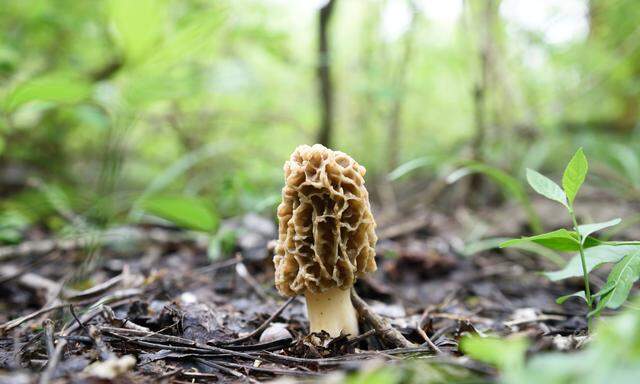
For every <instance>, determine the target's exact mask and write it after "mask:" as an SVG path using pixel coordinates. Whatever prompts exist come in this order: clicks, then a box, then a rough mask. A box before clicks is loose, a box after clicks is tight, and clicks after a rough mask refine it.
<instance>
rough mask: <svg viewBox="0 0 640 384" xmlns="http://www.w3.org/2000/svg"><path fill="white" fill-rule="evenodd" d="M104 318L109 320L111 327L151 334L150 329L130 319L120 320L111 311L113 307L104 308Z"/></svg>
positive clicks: (105, 306) (104, 306)
mask: <svg viewBox="0 0 640 384" xmlns="http://www.w3.org/2000/svg"><path fill="white" fill-rule="evenodd" d="M102 317H104V319H105V320H107V322H109V323H110V324H111V325H113V326H116V327H122V328H128V329H135V330H137V331H143V332H151V330H150V329H149V328H147V327H143V326H141V325H138V324H136V323H134V322H132V321H129V320H128V319H124V320H122V319H118V318H117V317H116V314H115V312H114V311H113V309H111V307H109V306H108V305H103V306H102Z"/></svg>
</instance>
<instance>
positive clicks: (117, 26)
mask: <svg viewBox="0 0 640 384" xmlns="http://www.w3.org/2000/svg"><path fill="white" fill-rule="evenodd" d="M167 16H168V13H167V10H166V2H165V1H159V0H136V1H129V0H111V2H110V7H109V17H110V20H111V23H112V25H113V32H114V40H115V41H116V43H117V44H118V45H119V46H120V49H122V51H123V52H124V56H125V57H126V59H127V61H129V62H134V63H135V62H140V61H143V60H145V59H147V58H148V57H149V55H150V54H152V53H155V52H154V51H153V49H154V48H155V47H157V46H158V45H159V44H160V43H161V41H162V34H163V30H164V29H165V26H166V25H167Z"/></svg>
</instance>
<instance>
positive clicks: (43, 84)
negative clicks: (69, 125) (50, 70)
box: [4, 73, 92, 112]
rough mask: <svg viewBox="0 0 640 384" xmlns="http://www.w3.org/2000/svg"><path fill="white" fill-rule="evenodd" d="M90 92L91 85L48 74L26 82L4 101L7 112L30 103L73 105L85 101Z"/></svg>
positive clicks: (65, 76)
mask: <svg viewBox="0 0 640 384" xmlns="http://www.w3.org/2000/svg"><path fill="white" fill-rule="evenodd" d="M91 91H92V87H91V84H90V83H89V82H88V81H87V80H85V79H82V78H80V77H78V76H74V75H71V74H64V73H58V74H50V75H45V76H42V77H37V78H34V79H31V80H28V81H26V82H24V83H22V84H20V85H18V86H17V87H16V88H14V89H13V91H11V92H10V93H9V94H8V95H7V97H6V98H5V100H4V108H5V111H7V112H13V111H15V110H16V109H17V108H18V107H20V106H21V105H23V104H26V103H28V102H31V101H49V102H54V103H59V104H75V103H78V102H80V101H82V100H84V99H86V98H87V97H88V96H89V95H90V94H91Z"/></svg>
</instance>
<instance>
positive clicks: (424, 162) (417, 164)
mask: <svg viewBox="0 0 640 384" xmlns="http://www.w3.org/2000/svg"><path fill="white" fill-rule="evenodd" d="M434 163H435V159H434V158H431V157H418V158H417V159H413V160H409V161H407V162H406V163H404V164H401V165H400V166H398V167H397V168H396V169H394V170H393V171H391V172H389V174H388V175H387V178H388V179H389V180H392V181H393V180H398V179H399V178H401V177H402V176H404V175H406V174H408V173H409V172H411V171H413V170H416V169H418V168H422V167H427V166H432V165H433V164H434Z"/></svg>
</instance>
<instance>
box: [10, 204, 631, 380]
mask: <svg viewBox="0 0 640 384" xmlns="http://www.w3.org/2000/svg"><path fill="white" fill-rule="evenodd" d="M593 201H594V206H595V205H597V206H598V207H599V208H598V209H603V210H604V211H605V212H606V214H607V215H608V216H609V217H611V215H612V214H611V210H623V211H624V209H625V208H624V207H620V206H619V204H611V206H610V207H609V208H608V209H605V208H602V207H603V200H602V199H601V198H600V197H597V196H596V197H594V199H593ZM596 202H597V204H595V203H596ZM605 205H606V204H605ZM536 209H537V210H539V211H542V212H544V211H545V210H548V211H549V212H553V209H554V208H553V206H547V205H545V203H544V202H542V201H536ZM596 215H597V214H596ZM545 217H550V218H552V219H553V218H555V217H556V216H555V215H554V214H550V215H547V216H545ZM522 221H523V219H522V214H520V213H518V208H517V207H502V209H501V210H500V211H498V210H497V209H486V210H485V211H484V212H480V211H473V210H467V209H457V210H456V211H455V212H451V213H449V214H445V213H435V212H430V211H429V210H427V209H421V208H419V207H418V208H416V209H415V210H413V211H412V213H411V214H410V215H405V216H403V217H401V218H398V217H396V218H390V219H385V220H384V222H383V223H381V225H380V227H379V230H378V234H379V235H380V238H381V239H380V241H379V243H378V247H377V251H378V255H379V256H378V258H377V261H378V271H377V272H376V273H374V274H372V275H370V276H368V277H366V278H364V279H360V280H359V281H358V282H357V284H356V287H355V289H356V291H357V292H358V294H359V296H360V297H361V298H362V299H364V300H365V301H366V302H367V303H368V305H369V306H370V309H371V310H373V312H374V313H375V315H374V316H376V319H377V320H379V317H382V318H384V319H386V320H387V321H388V322H389V324H390V325H391V326H392V327H393V328H394V329H396V330H398V331H399V332H400V333H401V334H402V336H404V338H405V339H406V340H407V341H408V342H410V345H404V346H401V345H397V343H394V341H393V340H389V338H386V337H385V335H383V334H381V333H380V329H374V327H372V322H371V320H376V319H371V318H365V319H361V336H360V337H358V338H356V339H353V340H348V339H346V338H344V337H340V338H337V339H334V340H330V341H327V342H326V343H325V345H324V346H322V347H320V346H315V345H314V344H313V343H311V342H310V340H309V338H308V337H307V336H306V335H307V326H308V323H307V320H306V315H305V307H304V300H303V299H302V298H294V299H290V300H287V299H286V298H283V297H281V296H279V295H278V293H277V291H276V290H275V288H274V287H273V265H272V262H271V258H272V254H271V250H272V248H273V239H275V236H276V234H275V226H274V224H273V222H272V220H270V219H268V218H263V217H260V216H257V215H254V214H248V215H245V216H243V217H239V218H235V219H231V220H227V221H226V222H225V223H224V224H223V226H225V227H227V228H230V229H233V230H234V231H235V233H237V234H238V235H237V238H236V242H235V250H234V252H233V253H232V255H227V258H221V259H218V260H215V261H211V260H210V259H209V257H208V256H207V245H208V241H206V239H202V238H200V237H198V236H194V235H192V234H189V233H186V232H182V231H179V230H175V229H172V228H167V227H162V226H152V225H146V226H137V227H131V226H128V227H121V228H116V229H112V230H109V231H108V232H107V233H102V234H99V235H96V234H93V235H83V236H80V237H75V238H70V239H67V240H59V239H52V238H49V236H48V234H47V233H44V232H43V231H40V230H38V229H37V228H34V229H33V230H31V231H30V232H29V234H28V238H27V240H25V241H24V242H23V243H22V244H19V245H17V246H5V247H0V383H30V382H41V383H47V382H59V383H66V382H69V383H71V382H74V383H76V382H97V381H100V380H98V379H97V378H102V379H101V380H103V381H100V382H109V380H112V381H113V382H118V383H128V382H147V381H150V380H151V379H153V380H159V381H164V382H171V383H179V382H184V383H187V382H188V383H192V382H209V381H222V382H225V381H251V382H253V381H265V380H272V379H275V378H278V377H283V376H286V377H293V378H296V379H298V380H310V381H313V380H316V379H318V378H319V377H322V378H323V379H326V378H327V376H325V375H331V376H330V377H332V378H334V379H335V380H340V378H341V377H343V376H344V375H346V374H348V372H353V371H355V370H365V369H371V368H373V367H376V366H380V364H385V365H389V364H396V365H399V366H400V365H403V364H405V362H407V361H412V362H415V361H418V362H424V363H426V364H429V365H430V366H433V367H438V368H437V370H436V371H433V372H434V375H439V377H443V378H444V377H456V378H458V379H465V378H476V379H477V378H482V379H485V380H487V381H491V380H493V379H495V375H496V372H495V371H494V370H493V369H492V368H491V367H489V366H487V365H483V364H480V363H477V362H474V361H473V360H471V359H468V358H467V357H465V356H464V355H463V353H462V352H461V351H460V350H459V348H458V344H459V341H460V338H461V337H462V336H463V335H465V334H487V333H492V334H498V335H502V336H507V335H511V334H525V335H527V336H528V337H529V338H530V339H531V340H533V341H534V343H532V346H531V347H530V349H529V351H528V353H529V354H535V353H537V352H539V351H545V350H571V349H575V348H579V347H580V346H581V345H582V344H583V343H585V341H586V340H587V339H588V336H587V324H586V321H585V313H586V308H585V307H584V306H582V305H580V303H578V302H577V301H576V302H572V301H569V302H567V303H565V304H564V305H562V306H560V305H558V304H556V303H555V299H556V298H557V297H558V296H561V295H564V294H567V293H570V292H574V291H577V290H580V284H581V281H580V280H579V279H576V280H567V281H565V282H562V283H554V282H550V281H549V280H548V279H546V278H545V277H543V276H542V275H540V274H539V273H536V272H537V271H542V270H549V269H554V268H555V269H557V268H558V267H554V266H553V264H551V263H550V262H549V261H548V260H546V259H544V258H541V257H539V256H533V255H531V254H529V255H526V254H524V253H522V252H519V251H513V250H495V249H493V250H487V251H481V252H477V253H474V254H473V255H470V253H472V252H470V250H469V249H468V248H465V247H464V244H463V243H462V241H461V240H460V238H462V235H463V232H464V233H465V236H466V235H468V226H465V225H464V223H476V224H477V223H484V224H483V225H482V228H484V230H483V233H482V234H481V235H482V237H491V236H517V235H520V234H523V232H524V231H525V229H524V224H523V223H522ZM461 223H462V224H461ZM545 224H547V225H548V226H550V227H553V226H557V225H561V224H563V222H562V220H561V219H558V222H556V223H552V222H550V223H545ZM472 227H473V228H477V225H474V226H472ZM600 283H601V281H600ZM594 284H596V285H597V284H599V280H598V279H597V278H596V279H595V282H594ZM378 316H379V317H378ZM265 329H266V330H267V332H264V330H265ZM434 377H438V376H434Z"/></svg>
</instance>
